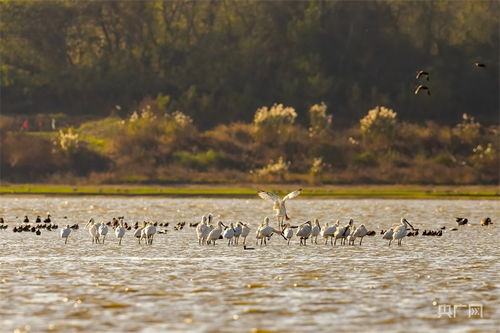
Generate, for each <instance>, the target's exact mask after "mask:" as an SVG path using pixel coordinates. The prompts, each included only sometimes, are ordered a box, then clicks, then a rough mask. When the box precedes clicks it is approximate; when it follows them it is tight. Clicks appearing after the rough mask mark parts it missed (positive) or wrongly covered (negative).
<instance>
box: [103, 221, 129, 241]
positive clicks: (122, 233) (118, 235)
mask: <svg viewBox="0 0 500 333" xmlns="http://www.w3.org/2000/svg"><path fill="white" fill-rule="evenodd" d="M115 236H116V238H118V239H119V241H118V245H122V238H123V236H125V227H124V226H123V224H121V225H118V226H117V227H116V229H115ZM103 242H104V240H103Z"/></svg>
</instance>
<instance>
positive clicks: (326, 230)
mask: <svg viewBox="0 0 500 333" xmlns="http://www.w3.org/2000/svg"><path fill="white" fill-rule="evenodd" d="M338 226H339V221H337V222H336V224H334V225H332V226H329V225H328V223H326V224H325V225H323V227H322V228H321V236H322V237H323V238H324V239H325V245H326V244H328V238H330V244H331V245H333V236H334V235H335V231H336V230H337V227H338Z"/></svg>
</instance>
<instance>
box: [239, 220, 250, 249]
mask: <svg viewBox="0 0 500 333" xmlns="http://www.w3.org/2000/svg"><path fill="white" fill-rule="evenodd" d="M239 223H241V224H242V227H241V236H240V237H242V238H243V245H245V244H246V242H247V236H248V235H249V234H250V227H249V226H248V225H246V224H245V223H243V222H238V224H239Z"/></svg>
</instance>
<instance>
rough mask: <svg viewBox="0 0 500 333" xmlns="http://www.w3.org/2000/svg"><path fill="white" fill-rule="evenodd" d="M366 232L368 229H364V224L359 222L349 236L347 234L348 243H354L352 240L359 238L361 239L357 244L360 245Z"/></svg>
mask: <svg viewBox="0 0 500 333" xmlns="http://www.w3.org/2000/svg"><path fill="white" fill-rule="evenodd" d="M367 233H368V230H367V229H366V227H365V225H364V224H360V225H359V226H358V227H356V228H355V229H354V230H353V232H352V234H351V236H349V243H350V245H354V240H355V239H356V238H361V240H360V241H359V245H361V242H362V241H363V237H365V236H366V234H367Z"/></svg>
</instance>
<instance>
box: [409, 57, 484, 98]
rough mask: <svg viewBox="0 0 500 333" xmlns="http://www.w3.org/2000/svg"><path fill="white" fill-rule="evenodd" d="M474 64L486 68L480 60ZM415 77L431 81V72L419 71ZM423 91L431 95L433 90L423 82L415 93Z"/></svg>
mask: <svg viewBox="0 0 500 333" xmlns="http://www.w3.org/2000/svg"><path fill="white" fill-rule="evenodd" d="M474 66H476V67H479V68H486V65H485V64H483V63H480V62H475V63H474ZM415 78H416V79H417V80H419V79H420V78H425V79H426V80H427V81H429V72H426V71H417V76H416V77H415ZM421 91H426V92H427V95H429V96H430V95H431V90H430V89H429V87H427V86H425V85H423V84H419V85H418V86H417V88H416V89H415V95H418V93H420V92H421Z"/></svg>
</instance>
